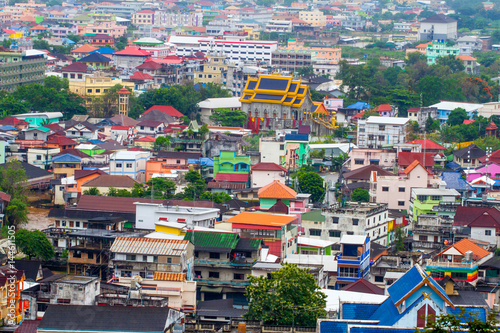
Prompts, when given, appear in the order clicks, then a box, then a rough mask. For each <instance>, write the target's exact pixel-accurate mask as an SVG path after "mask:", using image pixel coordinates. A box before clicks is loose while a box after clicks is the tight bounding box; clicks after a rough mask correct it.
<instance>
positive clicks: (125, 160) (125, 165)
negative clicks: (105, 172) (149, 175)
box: [109, 151, 151, 182]
mask: <svg viewBox="0 0 500 333" xmlns="http://www.w3.org/2000/svg"><path fill="white" fill-rule="evenodd" d="M150 154H151V153H150V152H149V151H117V152H114V153H113V154H111V156H110V158H109V174H110V175H119V176H130V177H131V178H133V179H135V180H137V181H139V182H145V181H146V162H147V161H148V160H149V157H150Z"/></svg>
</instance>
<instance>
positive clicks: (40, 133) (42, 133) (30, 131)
mask: <svg viewBox="0 0 500 333" xmlns="http://www.w3.org/2000/svg"><path fill="white" fill-rule="evenodd" d="M50 132H51V131H50V129H48V128H46V127H43V126H38V127H29V128H27V129H25V130H23V134H24V140H25V141H41V142H43V141H45V140H47V137H48V136H49V134H50Z"/></svg>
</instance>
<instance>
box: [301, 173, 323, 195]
mask: <svg viewBox="0 0 500 333" xmlns="http://www.w3.org/2000/svg"><path fill="white" fill-rule="evenodd" d="M297 179H298V181H299V188H300V192H301V193H309V194H311V201H312V202H318V201H319V200H321V198H323V195H324V194H325V185H324V183H325V181H324V180H323V178H321V176H320V175H318V174H317V173H315V172H302V173H299V174H298V176H297Z"/></svg>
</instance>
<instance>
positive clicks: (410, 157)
mask: <svg viewBox="0 0 500 333" xmlns="http://www.w3.org/2000/svg"><path fill="white" fill-rule="evenodd" d="M415 160H418V161H419V162H420V163H421V164H422V165H424V153H411V152H404V151H402V152H400V153H399V154H398V165H399V166H402V167H407V166H409V165H410V164H412V163H413V161H415ZM424 166H425V167H426V168H428V167H433V166H434V154H433V153H425V165H424Z"/></svg>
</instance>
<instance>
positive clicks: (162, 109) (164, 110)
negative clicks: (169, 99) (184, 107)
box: [142, 105, 184, 122]
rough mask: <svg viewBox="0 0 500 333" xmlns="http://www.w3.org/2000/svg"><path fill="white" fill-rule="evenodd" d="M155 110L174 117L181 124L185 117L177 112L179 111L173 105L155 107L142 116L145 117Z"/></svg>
mask: <svg viewBox="0 0 500 333" xmlns="http://www.w3.org/2000/svg"><path fill="white" fill-rule="evenodd" d="M153 110H158V111H159V112H161V113H165V114H168V115H169V116H170V117H173V118H174V119H175V120H176V121H177V122H181V118H182V117H184V115H183V114H182V113H180V112H179V111H177V109H176V108H174V107H173V106H171V105H153V106H152V107H150V108H149V109H147V110H146V111H144V113H143V114H142V115H143V116H144V115H146V114H148V113H149V112H151V111H153Z"/></svg>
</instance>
